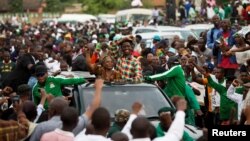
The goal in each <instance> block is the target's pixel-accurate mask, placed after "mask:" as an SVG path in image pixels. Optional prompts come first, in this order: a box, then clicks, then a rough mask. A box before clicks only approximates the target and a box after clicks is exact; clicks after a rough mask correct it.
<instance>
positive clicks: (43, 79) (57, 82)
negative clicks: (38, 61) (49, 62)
mask: <svg viewBox="0 0 250 141" xmlns="http://www.w3.org/2000/svg"><path fill="white" fill-rule="evenodd" d="M35 75H36V77H37V80H38V82H37V83H36V84H35V86H34V87H33V90H32V95H33V100H34V102H35V104H37V105H38V104H39V102H40V99H41V94H40V92H41V89H44V90H45V92H46V93H49V94H51V95H53V96H54V97H58V96H63V95H62V91H61V87H62V86H63V85H74V84H83V83H85V82H86V80H85V79H84V78H67V79H66V78H59V77H52V76H48V70H47V68H46V66H45V65H39V66H37V67H36V68H35ZM44 108H45V109H48V101H46V102H45V104H44Z"/></svg>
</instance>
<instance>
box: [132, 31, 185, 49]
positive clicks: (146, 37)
mask: <svg viewBox="0 0 250 141" xmlns="http://www.w3.org/2000/svg"><path fill="white" fill-rule="evenodd" d="M136 35H140V36H141V37H142V40H143V41H145V42H146V47H147V48H152V47H153V37H154V36H155V35H159V36H160V37H161V39H167V40H168V42H169V43H172V42H173V39H174V36H179V37H180V38H181V39H183V37H182V36H181V34H180V33H178V32H168V33H161V32H150V33H139V34H136Z"/></svg>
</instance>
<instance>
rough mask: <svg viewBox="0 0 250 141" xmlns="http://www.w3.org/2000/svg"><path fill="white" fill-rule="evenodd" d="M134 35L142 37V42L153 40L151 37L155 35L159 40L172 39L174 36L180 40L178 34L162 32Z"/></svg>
mask: <svg viewBox="0 0 250 141" xmlns="http://www.w3.org/2000/svg"><path fill="white" fill-rule="evenodd" d="M136 35H140V36H141V37H142V39H144V40H148V39H153V37H154V36H155V35H159V36H160V37H161V38H173V37H174V36H175V35H177V36H179V37H180V38H182V36H181V35H180V33H178V32H168V33H164V32H147V33H138V34H136Z"/></svg>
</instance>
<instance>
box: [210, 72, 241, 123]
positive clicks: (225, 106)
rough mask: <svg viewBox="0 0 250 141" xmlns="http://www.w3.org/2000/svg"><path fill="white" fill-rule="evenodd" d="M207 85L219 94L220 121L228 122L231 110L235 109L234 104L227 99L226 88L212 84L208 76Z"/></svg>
mask: <svg viewBox="0 0 250 141" xmlns="http://www.w3.org/2000/svg"><path fill="white" fill-rule="evenodd" d="M208 84H209V86H211V87H212V88H214V89H215V90H216V91H217V92H218V93H219V94H220V119H221V120H228V119H229V118H230V113H231V110H232V108H235V107H237V105H236V103H235V102H233V101H232V100H230V99H228V98H227V88H226V87H224V86H223V85H221V84H219V83H216V82H214V81H213V79H212V78H211V77H210V76H209V77H208ZM236 109H237V108H236Z"/></svg>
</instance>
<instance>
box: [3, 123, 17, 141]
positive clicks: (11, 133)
mask: <svg viewBox="0 0 250 141" xmlns="http://www.w3.org/2000/svg"><path fill="white" fill-rule="evenodd" d="M0 126H1V128H0V140H1V141H18V123H17V122H16V121H3V120H0Z"/></svg>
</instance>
